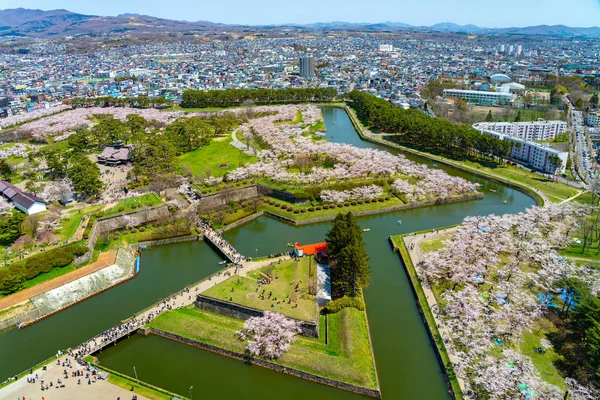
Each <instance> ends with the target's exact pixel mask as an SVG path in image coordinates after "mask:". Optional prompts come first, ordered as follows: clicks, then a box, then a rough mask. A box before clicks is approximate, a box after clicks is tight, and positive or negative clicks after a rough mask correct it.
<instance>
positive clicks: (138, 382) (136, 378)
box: [133, 365, 140, 385]
mask: <svg viewBox="0 0 600 400" xmlns="http://www.w3.org/2000/svg"><path fill="white" fill-rule="evenodd" d="M133 373H134V374H135V381H136V382H137V384H138V385H139V384H140V381H139V380H138V377H137V371H136V370H135V365H134V366H133Z"/></svg>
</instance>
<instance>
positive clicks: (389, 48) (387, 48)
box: [379, 44, 394, 51]
mask: <svg viewBox="0 0 600 400" xmlns="http://www.w3.org/2000/svg"><path fill="white" fill-rule="evenodd" d="M392 50H394V47H393V46H392V45H391V44H380V45H379V51H392Z"/></svg>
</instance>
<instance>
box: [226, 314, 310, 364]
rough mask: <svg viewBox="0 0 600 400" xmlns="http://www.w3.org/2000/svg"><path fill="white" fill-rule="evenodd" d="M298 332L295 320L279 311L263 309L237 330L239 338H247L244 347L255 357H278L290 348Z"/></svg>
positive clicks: (297, 324) (298, 326)
mask: <svg viewBox="0 0 600 400" xmlns="http://www.w3.org/2000/svg"><path fill="white" fill-rule="evenodd" d="M298 333H300V325H299V323H298V322H297V321H295V320H293V319H290V318H287V317H285V316H283V315H282V314H279V313H272V312H269V311H265V313H264V315H263V316H262V317H252V318H250V319H248V320H246V322H244V329H243V330H241V331H238V332H237V334H238V337H239V338H240V339H241V340H248V345H247V346H246V349H247V350H248V352H250V354H252V355H253V356H257V357H265V358H279V357H281V356H283V354H284V353H285V352H286V351H287V350H288V349H289V348H290V344H291V343H292V342H293V341H294V340H295V336H296V335H297V334H298Z"/></svg>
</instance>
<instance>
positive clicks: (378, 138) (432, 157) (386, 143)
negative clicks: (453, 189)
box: [346, 107, 569, 204]
mask: <svg viewBox="0 0 600 400" xmlns="http://www.w3.org/2000/svg"><path fill="white" fill-rule="evenodd" d="M346 110H347V111H348V115H350V118H351V119H352V120H353V121H354V123H355V125H356V126H357V127H358V128H359V129H360V131H361V132H362V134H363V135H364V136H366V137H368V138H369V139H371V140H374V141H376V142H378V143H381V144H382V145H384V146H388V147H393V148H396V149H398V150H402V151H406V152H409V153H413V154H416V155H418V156H421V157H424V158H427V159H430V160H434V161H438V162H440V163H443V164H447V165H450V166H455V167H457V168H462V169H464V170H467V171H471V172H473V173H474V174H476V175H482V176H488V177H491V178H493V179H497V180H499V181H501V182H508V183H511V184H514V185H517V186H525V187H527V186H526V185H524V184H522V183H520V182H517V181H514V180H512V179H510V178H506V177H505V176H502V175H498V174H495V173H493V172H488V171H482V170H480V169H477V168H473V167H470V166H468V165H465V164H463V163H460V162H457V161H453V160H450V159H448V158H445V157H439V156H436V155H433V154H430V153H425V152H422V151H419V150H414V149H409V148H407V147H404V146H399V145H397V144H395V143H391V142H389V141H386V140H383V139H382V138H381V135H380V134H375V133H373V132H371V131H370V130H368V129H366V128H365V127H364V126H362V124H361V123H360V121H359V120H358V118H357V117H356V115H355V114H354V111H353V110H352V109H350V107H346ZM527 188H528V189H529V190H531V191H533V192H535V193H536V194H537V195H538V196H540V197H541V198H542V200H543V201H544V204H550V203H551V201H550V198H549V197H548V196H547V195H546V194H545V193H544V192H541V191H540V190H538V189H535V188H531V187H527ZM566 201H569V199H567V200H566Z"/></svg>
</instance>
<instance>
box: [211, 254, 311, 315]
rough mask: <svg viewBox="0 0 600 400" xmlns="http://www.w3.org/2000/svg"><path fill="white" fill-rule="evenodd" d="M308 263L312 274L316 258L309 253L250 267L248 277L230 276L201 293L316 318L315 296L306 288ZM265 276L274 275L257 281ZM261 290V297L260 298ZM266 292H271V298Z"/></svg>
mask: <svg viewBox="0 0 600 400" xmlns="http://www.w3.org/2000/svg"><path fill="white" fill-rule="evenodd" d="M309 265H310V267H311V268H310V269H311V271H310V272H311V276H313V277H314V274H315V269H316V263H315V261H314V260H312V257H303V258H301V259H300V261H294V260H289V261H285V262H282V263H281V264H275V265H274V266H271V267H265V268H262V269H260V270H257V271H252V272H251V273H249V274H248V275H249V276H248V277H240V278H239V282H238V277H237V276H234V277H231V278H229V279H228V280H226V281H225V282H223V283H220V284H218V285H217V286H214V287H212V288H210V289H208V290H207V291H206V292H204V293H203V294H204V295H206V296H210V297H215V298H217V299H221V300H228V301H233V302H234V303H239V304H242V305H245V306H248V307H252V308H258V309H260V310H267V311H274V312H279V313H281V314H284V315H287V316H289V317H292V318H296V319H301V320H304V321H315V315H316V305H315V303H316V298H315V296H314V295H311V294H310V293H309V292H308V285H309V282H310V280H309ZM266 276H270V277H272V278H275V279H273V281H272V282H271V283H269V284H267V285H259V284H258V283H257V279H258V278H263V279H265V277H266ZM292 281H293V282H294V283H292ZM298 282H300V286H299V290H298V291H297V292H296V291H295V284H296V283H298ZM232 290H233V291H232ZM257 290H258V291H257ZM262 293H264V299H262V298H261V294H262ZM269 293H272V296H271V298H270V299H269Z"/></svg>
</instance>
